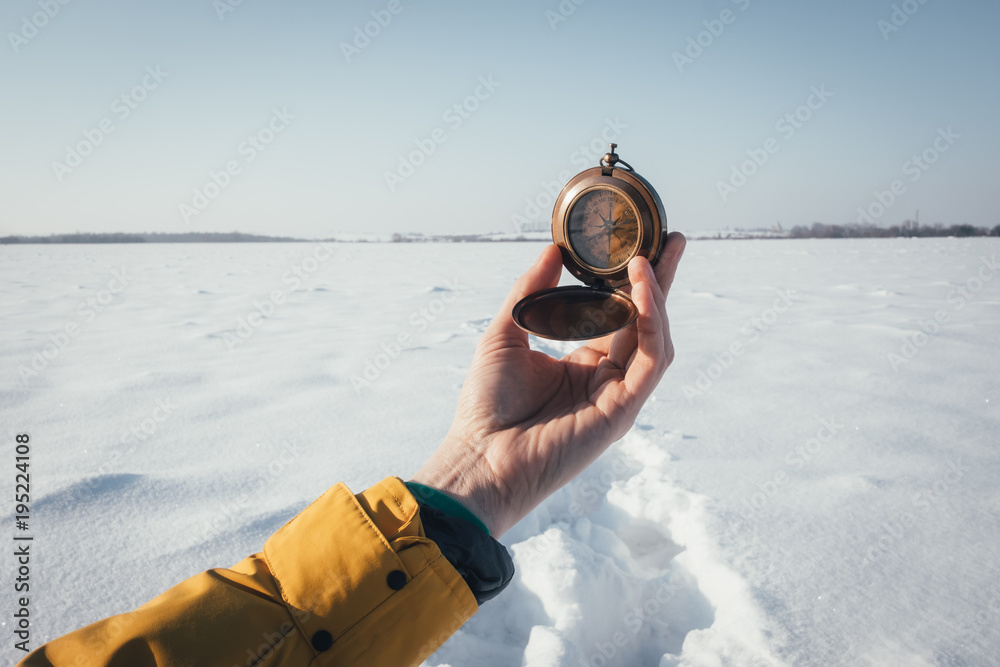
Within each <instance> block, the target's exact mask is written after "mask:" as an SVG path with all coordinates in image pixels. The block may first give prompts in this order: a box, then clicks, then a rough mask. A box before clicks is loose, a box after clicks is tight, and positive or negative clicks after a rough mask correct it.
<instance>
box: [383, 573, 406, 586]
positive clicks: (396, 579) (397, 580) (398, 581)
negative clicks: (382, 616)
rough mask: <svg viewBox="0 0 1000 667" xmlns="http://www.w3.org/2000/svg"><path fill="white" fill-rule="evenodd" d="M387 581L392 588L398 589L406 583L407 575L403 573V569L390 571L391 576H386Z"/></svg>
mask: <svg viewBox="0 0 1000 667" xmlns="http://www.w3.org/2000/svg"><path fill="white" fill-rule="evenodd" d="M385 583H387V584H389V588H391V589H392V590H394V591H398V590H399V589H401V588H402V587H403V586H405V585H406V575H405V574H403V571H402V570H393V571H392V572H390V573H389V576H388V577H386V578H385Z"/></svg>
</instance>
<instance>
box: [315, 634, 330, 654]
mask: <svg viewBox="0 0 1000 667" xmlns="http://www.w3.org/2000/svg"><path fill="white" fill-rule="evenodd" d="M312 645H313V648H314V649H316V650H317V651H319V652H320V653H322V652H323V651H326V650H328V649H329V648H330V647H331V646H333V635H331V634H330V633H329V632H327V631H326V630H319V631H317V632H316V634H314V635H313V638H312Z"/></svg>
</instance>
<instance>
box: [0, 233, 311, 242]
mask: <svg viewBox="0 0 1000 667" xmlns="http://www.w3.org/2000/svg"><path fill="white" fill-rule="evenodd" d="M275 241H285V242H287V241H296V242H298V241H303V239H296V238H292V237H290V236H259V235H257V234H244V233H243V232H184V233H179V234H176V233H171V232H152V233H143V234H126V233H123V232H114V233H109V234H94V233H76V234H50V235H49V236H0V243H268V242H275Z"/></svg>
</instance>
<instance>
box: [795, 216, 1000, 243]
mask: <svg viewBox="0 0 1000 667" xmlns="http://www.w3.org/2000/svg"><path fill="white" fill-rule="evenodd" d="M900 236H902V237H912V236H920V237H923V236H1000V225H997V226H996V227H994V228H993V229H987V228H986V227H974V226H972V225H951V226H950V227H945V226H944V225H942V224H941V223H940V222H939V223H937V224H935V225H920V224H918V223H916V222H914V221H912V220H907V221H905V222H904V223H903V224H901V225H893V226H891V227H876V226H875V225H864V224H857V223H854V224H846V225H826V224H823V223H822V222H814V223H813V225H812V227H806V226H805V225H796V226H795V227H792V230H791V231H790V232H788V237H789V238H793V239H849V238H851V239H853V238H876V239H880V238H896V237H900Z"/></svg>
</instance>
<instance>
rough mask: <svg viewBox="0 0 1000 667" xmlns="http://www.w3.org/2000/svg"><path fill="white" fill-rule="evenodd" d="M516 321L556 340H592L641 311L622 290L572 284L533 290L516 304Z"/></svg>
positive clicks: (532, 331)
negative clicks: (533, 291)
mask: <svg viewBox="0 0 1000 667" xmlns="http://www.w3.org/2000/svg"><path fill="white" fill-rule="evenodd" d="M512 315H513V317H514V323H515V324H517V326H519V327H521V328H522V329H524V330H525V331H527V332H528V333H532V334H535V335H536V336H539V337H541V338H549V339H552V340H589V339H591V338H600V337H601V336H607V335H608V334H610V333H614V332H615V331H618V330H619V329H624V328H625V327H627V326H628V325H630V324H632V322H634V321H635V318H636V317H637V316H638V315H639V309H638V308H636V306H635V303H633V302H632V298H631V297H630V296H629V295H628V294H626V293H625V292H623V291H621V290H615V289H606V288H594V287H585V286H583V285H569V286H565V287H553V288H551V289H546V290H542V291H540V292H535V293H534V294H529V295H528V296H526V297H524V298H523V299H521V300H520V301H518V302H517V305H515V306H514V310H513V313H512Z"/></svg>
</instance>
